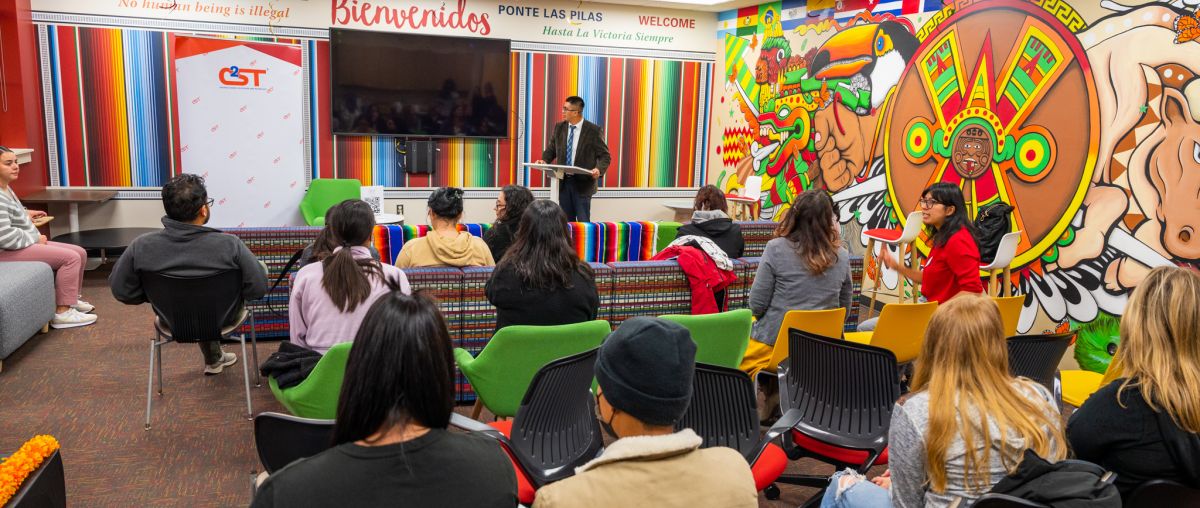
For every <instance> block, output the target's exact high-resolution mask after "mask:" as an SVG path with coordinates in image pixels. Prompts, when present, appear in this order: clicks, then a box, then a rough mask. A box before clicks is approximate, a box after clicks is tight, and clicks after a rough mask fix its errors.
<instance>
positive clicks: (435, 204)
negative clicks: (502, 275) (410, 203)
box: [396, 187, 496, 268]
mask: <svg viewBox="0 0 1200 508" xmlns="http://www.w3.org/2000/svg"><path fill="white" fill-rule="evenodd" d="M427 203H428V205H429V209H428V214H429V226H430V229H429V233H427V234H426V235H425V236H422V237H420V238H414V239H412V240H409V241H407V242H405V243H404V247H402V248H401V249H400V254H397V255H396V266H398V267H400V268H413V267H419V266H492V265H494V264H496V261H495V259H494V258H492V251H491V250H488V246H487V244H486V243H483V239H481V238H478V237H475V236H471V234H470V233H467V232H466V231H459V230H458V221H459V219H462V214H463V191H462V189H459V188H457V187H443V188H441V189H437V190H435V191H433V193H432V194H430V195H429V201H428V202H427Z"/></svg>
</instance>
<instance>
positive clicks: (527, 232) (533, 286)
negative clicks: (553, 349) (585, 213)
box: [484, 200, 600, 330]
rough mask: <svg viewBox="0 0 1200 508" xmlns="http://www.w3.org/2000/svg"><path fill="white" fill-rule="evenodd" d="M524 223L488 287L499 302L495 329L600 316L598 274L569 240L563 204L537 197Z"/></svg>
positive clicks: (490, 297) (491, 298)
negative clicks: (580, 256) (577, 252)
mask: <svg viewBox="0 0 1200 508" xmlns="http://www.w3.org/2000/svg"><path fill="white" fill-rule="evenodd" d="M520 223H521V226H520V227H519V228H517V237H516V240H514V241H513V244H512V247H510V248H509V249H508V253H507V254H505V255H504V258H503V259H501V260H500V264H498V265H496V271H495V272H492V278H491V279H489V280H488V282H487V286H486V287H485V288H484V292H485V293H486V294H487V299H488V301H489V302H492V305H495V306H496V329H497V330H499V329H501V328H504V327H506V326H510V325H564V324H570V323H580V322H583V321H590V320H593V319H596V315H597V313H598V312H599V309H600V294H599V293H598V292H597V291H596V279H595V275H594V274H593V273H592V268H591V267H590V266H588V264H587V263H585V262H583V261H580V260H579V257H578V256H576V255H575V249H572V248H571V244H570V242H568V241H567V215H566V214H565V213H563V211H562V208H560V207H559V206H558V205H557V204H554V203H552V202H550V201H546V200H537V201H534V202H533V204H531V205H529V207H528V208H526V209H525V214H524V216H522V217H521V221H520Z"/></svg>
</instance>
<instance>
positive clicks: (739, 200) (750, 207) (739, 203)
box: [725, 175, 762, 220]
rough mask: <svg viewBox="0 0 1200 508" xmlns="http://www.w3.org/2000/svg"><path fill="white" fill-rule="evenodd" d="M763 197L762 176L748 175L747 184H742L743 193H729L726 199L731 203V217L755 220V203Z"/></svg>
mask: <svg viewBox="0 0 1200 508" xmlns="http://www.w3.org/2000/svg"><path fill="white" fill-rule="evenodd" d="M761 198H762V177H761V176H758V175H754V176H749V177H746V185H744V186H742V192H741V194H740V195H739V194H734V195H727V196H725V201H726V202H727V203H728V204H729V217H730V218H732V219H733V220H755V219H757V217H755V215H756V214H755V213H754V205H755V204H756V203H758V201H759V199H761Z"/></svg>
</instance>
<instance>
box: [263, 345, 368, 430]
mask: <svg viewBox="0 0 1200 508" xmlns="http://www.w3.org/2000/svg"><path fill="white" fill-rule="evenodd" d="M351 344H353V343H352V342H343V343H341V344H336V345H334V346H333V347H331V348H329V351H326V352H325V356H322V357H321V360H320V361H319V362H317V366H316V367H314V368H313V371H312V373H311V374H309V375H308V378H306V379H305V380H304V381H301V382H300V384H298V385H296V386H293V387H291V388H280V387H279V383H276V382H275V378H274V377H272V378H270V379H269V380H268V382H269V383H270V385H271V393H274V394H275V400H278V401H279V403H280V404H283V407H285V408H287V410H288V412H290V413H292V414H293V415H296V416H299V417H301V418H317V419H323V420H332V419H333V418H335V417H336V416H337V405H338V395H339V394H340V393H341V391H342V378H343V377H344V376H345V375H346V360H347V359H349V358H350V346H351Z"/></svg>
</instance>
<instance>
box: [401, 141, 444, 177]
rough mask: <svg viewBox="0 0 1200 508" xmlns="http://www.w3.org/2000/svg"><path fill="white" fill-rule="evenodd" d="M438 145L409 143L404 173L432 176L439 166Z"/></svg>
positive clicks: (430, 142)
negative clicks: (435, 168) (434, 169)
mask: <svg viewBox="0 0 1200 508" xmlns="http://www.w3.org/2000/svg"><path fill="white" fill-rule="evenodd" d="M437 152H438V150H437V144H436V143H434V142H433V141H409V142H408V150H407V151H406V153H405V154H404V172H405V173H422V174H432V173H433V168H434V167H436V166H437Z"/></svg>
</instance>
